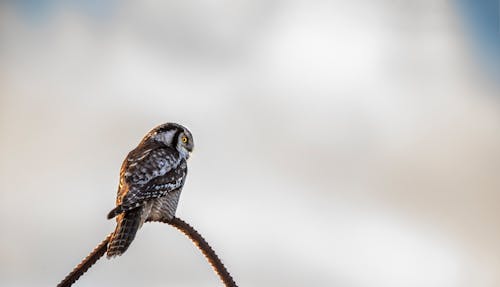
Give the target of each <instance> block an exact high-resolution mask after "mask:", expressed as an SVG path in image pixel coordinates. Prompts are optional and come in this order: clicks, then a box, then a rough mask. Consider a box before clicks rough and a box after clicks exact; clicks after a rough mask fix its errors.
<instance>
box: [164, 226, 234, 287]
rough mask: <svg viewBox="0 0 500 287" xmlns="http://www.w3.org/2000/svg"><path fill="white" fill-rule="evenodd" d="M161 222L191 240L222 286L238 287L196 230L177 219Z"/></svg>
mask: <svg viewBox="0 0 500 287" xmlns="http://www.w3.org/2000/svg"><path fill="white" fill-rule="evenodd" d="M162 222H164V223H168V224H170V225H172V226H173V227H175V228H177V229H178V230H180V231H181V232H182V233H184V234H185V235H186V236H187V237H189V239H191V241H193V243H194V244H195V245H196V246H198V248H199V249H200V250H201V252H203V255H205V258H207V260H208V262H210V265H212V267H213V269H214V271H215V273H217V275H219V277H220V279H221V280H222V282H224V285H225V286H226V287H238V285H236V283H235V282H234V280H233V277H231V274H229V272H228V271H227V269H226V267H225V266H224V264H223V263H222V261H221V260H220V259H219V257H218V256H217V254H216V253H215V251H214V250H213V249H212V247H210V245H209V244H208V242H207V241H206V240H205V239H204V238H203V236H201V234H200V233H198V231H196V229H194V228H193V227H192V226H191V225H189V224H188V223H187V222H185V221H184V220H182V219H180V218H178V217H174V218H172V220H170V221H162Z"/></svg>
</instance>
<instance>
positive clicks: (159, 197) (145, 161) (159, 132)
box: [107, 123, 194, 258]
mask: <svg viewBox="0 0 500 287" xmlns="http://www.w3.org/2000/svg"><path fill="white" fill-rule="evenodd" d="M193 147H194V143H193V137H192V135H191V132H190V131H189V130H188V129H186V128H185V127H183V126H181V125H179V124H175V123H166V124H162V125H160V126H157V127H156V128H154V129H153V130H151V131H150V132H149V133H148V134H146V136H144V138H143V139H142V141H141V142H140V143H139V145H138V146H137V147H136V148H135V149H134V150H132V151H131V152H130V153H129V154H128V155H127V157H126V158H125V160H124V161H123V164H122V167H121V170H120V182H119V186H118V195H117V198H116V207H115V208H114V209H113V210H111V211H110V212H109V214H108V219H112V218H114V217H116V222H117V225H116V229H115V231H114V232H113V234H112V235H111V239H110V241H109V243H108V248H107V257H108V258H111V257H114V256H118V255H121V254H123V253H124V252H125V251H126V250H127V248H128V247H129V246H130V243H132V241H133V240H134V237H135V234H136V233H137V230H139V228H140V227H141V226H142V224H143V223H144V222H145V221H160V220H162V221H165V220H167V221H169V220H171V219H172V218H173V217H174V215H175V210H176V209H177V203H178V202H179V196H180V194H181V191H182V187H183V185H184V182H185V180H186V175H187V160H188V158H189V155H190V153H191V152H192V151H193Z"/></svg>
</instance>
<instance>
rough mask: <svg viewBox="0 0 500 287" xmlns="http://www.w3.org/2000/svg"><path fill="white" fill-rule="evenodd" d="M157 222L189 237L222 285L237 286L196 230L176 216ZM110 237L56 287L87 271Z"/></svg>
mask: <svg viewBox="0 0 500 287" xmlns="http://www.w3.org/2000/svg"><path fill="white" fill-rule="evenodd" d="M158 222H162V223H167V224H169V225H172V226H173V227H175V228H177V229H178V230H179V231H181V232H182V233H184V234H185V235H186V236H187V237H189V239H191V241H193V243H194V244H195V245H196V246H197V247H198V248H199V249H200V250H201V252H202V253H203V255H205V258H207V260H208V262H209V263H210V265H212V267H213V269H214V271H215V273H217V275H219V277H220V279H221V280H222V282H223V283H224V285H225V286H226V287H238V285H236V283H235V282H234V280H233V277H231V274H229V272H228V271H227V269H226V267H225V266H224V264H223V263H222V261H221V260H220V259H219V257H218V256H217V254H216V253H215V251H214V250H213V249H212V247H210V245H209V244H208V242H207V241H206V240H205V239H204V238H203V236H201V234H200V233H198V231H196V229H194V228H193V227H192V226H191V225H189V224H188V223H187V222H185V221H184V220H182V219H180V218H178V217H174V218H172V219H171V220H170V221H167V220H161V221H158ZM110 237H111V234H110V235H108V236H107V237H106V239H104V241H103V242H101V244H99V245H98V246H97V247H96V248H94V250H93V251H92V252H91V253H90V254H89V255H88V256H87V257H85V259H83V261H82V262H81V263H80V264H78V265H77V266H76V267H75V269H73V271H71V273H69V274H68V276H66V278H64V279H63V280H62V281H61V283H59V284H58V285H57V287H69V286H71V285H73V283H75V282H76V281H77V280H78V278H80V277H81V276H82V275H83V274H84V273H85V272H87V270H89V269H90V267H92V265H94V264H95V263H96V262H97V260H99V259H100V258H101V257H102V256H103V255H104V254H105V253H106V250H107V245H108V242H109V239H110Z"/></svg>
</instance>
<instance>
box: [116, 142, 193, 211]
mask: <svg viewBox="0 0 500 287" xmlns="http://www.w3.org/2000/svg"><path fill="white" fill-rule="evenodd" d="M186 174H187V164H186V161H185V160H183V159H181V157H180V156H179V154H178V153H177V152H176V151H174V150H172V149H170V148H168V147H161V148H150V149H149V148H146V149H143V150H141V151H133V152H131V153H130V154H129V155H128V156H127V159H126V160H125V162H124V164H123V166H122V172H121V179H120V188H119V191H118V203H119V204H118V206H117V207H116V208H115V209H113V210H112V211H111V212H110V213H109V214H108V218H113V217H114V216H116V215H118V214H120V213H122V212H125V211H128V210H131V209H134V208H136V207H138V206H140V205H141V204H142V202H143V201H144V200H148V199H151V198H157V197H160V196H163V195H165V194H167V193H168V192H170V191H172V190H175V189H178V188H179V187H181V186H182V185H183V184H184V180H185V178H186Z"/></svg>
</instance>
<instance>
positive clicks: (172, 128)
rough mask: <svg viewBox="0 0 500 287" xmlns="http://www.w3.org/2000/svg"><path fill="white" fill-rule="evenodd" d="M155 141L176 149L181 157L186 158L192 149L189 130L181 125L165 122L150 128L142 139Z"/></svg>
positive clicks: (192, 144) (192, 143) (191, 138)
mask: <svg viewBox="0 0 500 287" xmlns="http://www.w3.org/2000/svg"><path fill="white" fill-rule="evenodd" d="M142 141H143V142H145V141H155V142H159V143H162V144H164V145H166V146H168V147H171V148H174V149H176V150H177V151H178V152H179V153H180V154H181V156H182V157H184V158H186V159H187V158H188V157H189V153H190V152H192V151H193V148H194V142H193V136H192V135H191V132H190V131H189V130H188V129H187V128H185V127H184V126H182V125H179V124H176V123H166V124H162V125H159V126H157V127H155V128H154V129H152V130H151V131H150V132H149V133H148V134H147V135H146V136H145V137H144V139H143V140H142Z"/></svg>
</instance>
